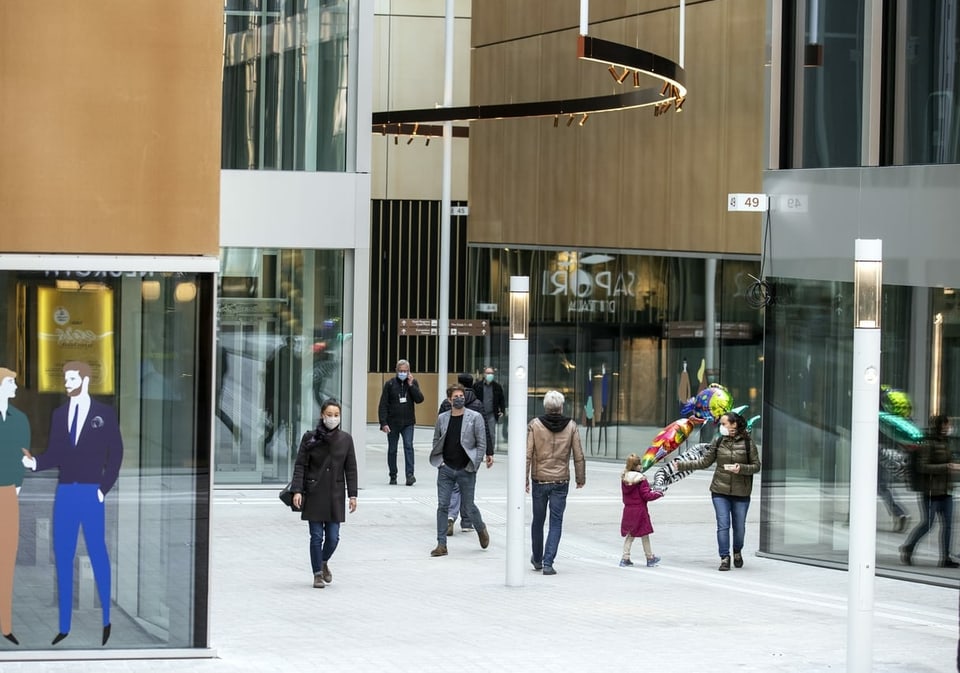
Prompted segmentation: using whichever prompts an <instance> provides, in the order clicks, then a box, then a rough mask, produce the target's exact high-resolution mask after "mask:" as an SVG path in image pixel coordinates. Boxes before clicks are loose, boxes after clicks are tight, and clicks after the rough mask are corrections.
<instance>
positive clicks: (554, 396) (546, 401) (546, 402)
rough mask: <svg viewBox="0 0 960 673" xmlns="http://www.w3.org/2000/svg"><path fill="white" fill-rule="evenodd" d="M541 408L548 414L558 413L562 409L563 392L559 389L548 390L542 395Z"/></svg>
mask: <svg viewBox="0 0 960 673" xmlns="http://www.w3.org/2000/svg"><path fill="white" fill-rule="evenodd" d="M543 410H544V411H546V412H547V413H548V414H559V413H560V412H561V411H563V393H561V392H560V391H559V390H548V391H547V393H546V394H545V395H544V396H543Z"/></svg>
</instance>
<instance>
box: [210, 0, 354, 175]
mask: <svg viewBox="0 0 960 673" xmlns="http://www.w3.org/2000/svg"><path fill="white" fill-rule="evenodd" d="M348 8H349V0H297V1H296V2H289V1H281V0H225V2H224V15H225V16H224V45H223V116H222V120H223V131H222V133H223V143H222V146H223V160H222V167H223V168H224V169H278V170H301V171H344V170H346V152H347V117H348V110H347V107H348V103H347V84H348V79H349V72H348V67H347V66H348V61H347V58H348V50H347V44H348V28H349V20H348V15H349V11H348Z"/></svg>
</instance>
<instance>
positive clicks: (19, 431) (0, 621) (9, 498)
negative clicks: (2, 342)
mask: <svg viewBox="0 0 960 673" xmlns="http://www.w3.org/2000/svg"><path fill="white" fill-rule="evenodd" d="M16 379H17V373H16V372H14V371H12V370H10V369H7V368H6V367H0V631H2V632H3V637H4V638H6V639H7V640H9V641H10V642H11V643H13V644H14V645H19V644H20V641H19V640H17V637H16V636H15V635H13V573H14V569H15V568H16V565H17V545H18V544H19V542H20V502H19V497H18V496H19V495H20V486H21V485H22V484H23V463H22V462H21V459H22V458H23V452H24V450H29V448H30V422H29V421H28V420H27V417H26V416H25V415H24V413H23V412H22V411H20V410H19V409H17V408H16V407H14V406H12V405H11V404H10V400H11V399H13V398H14V397H16V394H17V381H16Z"/></svg>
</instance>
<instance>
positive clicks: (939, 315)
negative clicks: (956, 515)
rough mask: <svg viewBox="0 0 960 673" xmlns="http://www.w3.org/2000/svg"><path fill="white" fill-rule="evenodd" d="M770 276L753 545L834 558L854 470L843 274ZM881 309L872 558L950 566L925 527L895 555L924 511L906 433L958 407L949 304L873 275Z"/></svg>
mask: <svg viewBox="0 0 960 673" xmlns="http://www.w3.org/2000/svg"><path fill="white" fill-rule="evenodd" d="M775 283H776V287H777V290H776V292H777V296H778V297H779V298H780V300H778V301H777V302H776V303H775V304H774V305H773V306H771V307H768V309H767V312H766V316H767V320H766V344H765V359H766V365H767V366H766V380H765V390H766V395H765V399H764V424H765V425H764V435H765V439H766V441H767V444H768V445H769V446H771V447H775V448H774V449H773V450H771V451H767V452H765V454H764V466H763V468H764V469H763V480H762V498H763V503H764V511H765V512H767V515H766V516H764V518H763V520H762V522H761V524H762V530H761V542H760V545H761V551H763V552H765V553H768V554H771V555H774V556H777V557H784V558H797V559H803V560H805V561H810V560H814V561H819V562H820V563H824V564H827V565H836V566H838V567H839V566H843V565H845V564H846V560H847V552H848V535H849V528H848V526H849V491H850V479H851V474H855V473H856V470H857V466H856V465H851V464H850V461H851V458H850V455H851V454H850V425H851V423H850V415H851V400H850V389H851V386H852V371H851V368H852V363H853V323H852V308H853V284H852V283H849V282H838V281H807V280H796V279H777V280H776V281H775ZM882 311H883V313H882V318H881V324H882V325H883V326H884V328H883V334H882V345H881V350H882V359H881V364H880V371H881V383H882V386H883V390H887V391H892V393H895V394H896V399H897V400H899V401H898V402H897V403H896V404H892V403H890V402H889V401H888V400H887V398H885V396H884V395H885V393H882V394H881V401H880V405H879V408H878V410H877V412H878V414H880V413H881V412H886V413H892V414H893V415H894V417H895V418H893V419H891V421H890V422H889V423H884V422H881V423H880V431H879V432H878V436H877V452H878V456H877V459H878V462H879V470H878V480H877V496H878V497H877V567H878V569H879V570H880V571H881V572H882V571H889V570H896V571H897V572H899V573H902V572H909V573H914V574H918V575H923V576H925V577H926V578H927V579H928V581H938V580H940V579H944V578H945V577H946V575H945V574H944V573H949V572H951V571H949V570H945V569H939V568H937V561H938V558H939V550H938V546H937V545H938V536H939V531H937V530H936V529H934V532H932V533H931V534H929V535H927V536H925V537H924V538H923V539H922V540H921V544H920V545H918V547H917V549H916V550H915V552H914V555H913V565H912V566H909V567H906V566H903V565H902V564H901V563H900V555H899V549H900V546H901V545H902V544H903V543H904V542H905V540H906V536H907V535H908V533H909V527H910V526H909V525H910V524H913V523H916V522H919V521H921V520H922V519H923V516H922V513H921V512H920V508H919V505H918V499H917V493H915V492H914V491H912V490H911V489H910V488H909V484H908V482H909V479H908V475H907V474H906V469H907V460H906V458H907V453H908V451H909V450H910V442H909V441H908V440H909V437H908V436H907V435H906V433H907V432H908V431H910V432H914V433H921V434H922V433H923V432H924V431H925V430H926V428H927V420H928V418H929V417H930V415H931V414H934V413H943V414H947V415H949V416H956V415H957V411H956V409H955V408H954V407H952V406H951V405H952V404H954V401H955V400H956V399H957V398H958V396H960V377H958V372H960V357H958V355H957V354H958V353H960V309H958V302H957V300H956V294H955V293H954V292H953V291H952V290H943V289H928V288H910V287H903V286H884V288H883V309H882ZM886 394H888V395H889V394H890V393H889V392H888V393H886ZM894 423H895V424H896V427H892V425H893V424H894ZM911 428H912V429H913V430H911ZM951 441H953V442H955V441H956V440H955V439H952V440H951ZM956 448H957V447H956V446H954V449H956ZM938 525H939V524H938ZM948 525H952V524H950V523H948ZM954 581H955V580H954Z"/></svg>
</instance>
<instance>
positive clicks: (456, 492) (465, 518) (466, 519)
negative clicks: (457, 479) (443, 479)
mask: <svg viewBox="0 0 960 673" xmlns="http://www.w3.org/2000/svg"><path fill="white" fill-rule="evenodd" d="M474 474H476V473H474ZM461 503H462V498H461V497H460V486H459V485H458V484H454V485H453V492H452V493H451V494H450V507H449V508H447V519H453V520H454V521H456V520H457V517H458V516H459V517H460V527H461V528H472V527H473V524H472V523H471V522H470V514H468V513H467V510H466V509H465V508H464V507H462V506H461Z"/></svg>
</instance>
